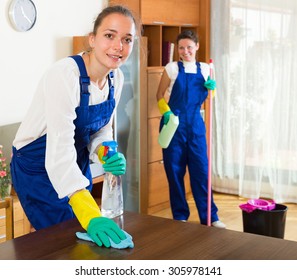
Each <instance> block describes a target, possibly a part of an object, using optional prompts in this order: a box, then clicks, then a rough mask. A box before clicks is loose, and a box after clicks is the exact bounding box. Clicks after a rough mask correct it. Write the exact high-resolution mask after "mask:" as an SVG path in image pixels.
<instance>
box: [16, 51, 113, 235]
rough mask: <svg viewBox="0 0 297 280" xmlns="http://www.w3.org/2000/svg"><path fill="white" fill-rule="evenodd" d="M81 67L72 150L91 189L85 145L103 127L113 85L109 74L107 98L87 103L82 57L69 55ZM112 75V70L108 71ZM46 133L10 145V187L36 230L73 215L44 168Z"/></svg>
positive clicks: (87, 78) (107, 119) (109, 115)
mask: <svg viewBox="0 0 297 280" xmlns="http://www.w3.org/2000/svg"><path fill="white" fill-rule="evenodd" d="M72 58H73V59H74V60H75V61H76V63H77V65H78V67H79V70H80V91H81V93H80V94H81V99H80V106H78V107H77V108H76V109H75V112H76V115H77V118H76V119H75V120H74V125H75V135H74V139H75V149H76V152H77V164H78V165H79V167H80V169H81V171H82V173H83V174H84V176H86V177H87V178H88V179H89V181H90V185H89V186H88V189H89V190H91V189H92V175H91V171H90V165H89V151H88V149H87V145H88V144H89V143H90V136H91V135H92V134H94V133H95V132H97V131H98V130H100V129H101V128H102V127H103V126H105V125H106V124H107V123H108V122H109V120H110V117H111V115H112V112H113V110H114V108H115V99H114V88H113V84H112V82H111V79H110V77H108V83H109V88H110V90H109V97H108V100H106V101H105V102H103V103H100V104H97V105H90V106H89V96H90V93H89V91H88V86H89V84H90V78H89V77H88V75H87V71H86V68H85V64H84V61H83V59H82V57H81V56H79V55H77V56H72ZM110 76H111V78H113V73H112V72H111V73H110ZM45 151H46V135H44V136H42V137H40V138H38V139H36V140H35V141H33V142H32V143H30V144H28V145H26V146H25V147H23V148H21V149H19V150H17V149H16V148H15V147H13V157H12V161H11V173H12V181H13V186H14V188H15V190H16V192H17V194H18V197H19V199H20V202H21V204H22V206H23V209H24V211H25V213H26V215H27V217H28V219H29V221H30V223H31V224H32V225H33V227H34V228H35V229H36V230H38V229H42V228H45V227H48V226H51V225H54V224H57V223H60V222H62V221H65V220H68V219H71V218H73V217H74V214H73V211H72V208H71V206H70V205H69V204H68V201H69V199H68V197H65V198H62V199H59V198H58V194H57V193H56V191H55V189H54V188H53V185H52V184H51V182H50V180H49V177H48V175H47V172H46V169H45Z"/></svg>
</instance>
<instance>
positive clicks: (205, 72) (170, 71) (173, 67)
mask: <svg viewBox="0 0 297 280" xmlns="http://www.w3.org/2000/svg"><path fill="white" fill-rule="evenodd" d="M183 65H184V68H185V73H193V74H195V73H197V65H196V61H193V62H187V61H184V62H183ZM200 69H201V74H202V76H203V77H204V80H207V78H208V76H209V73H210V69H209V65H208V64H207V63H204V62H200ZM165 70H166V72H167V75H168V77H169V78H170V80H171V81H170V85H169V87H168V89H167V90H168V94H169V95H170V94H171V91H172V87H173V85H174V83H175V80H176V78H177V75H178V64H177V61H173V62H170V63H168V64H167V65H166V66H165Z"/></svg>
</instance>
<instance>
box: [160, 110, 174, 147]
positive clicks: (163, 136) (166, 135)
mask: <svg viewBox="0 0 297 280" xmlns="http://www.w3.org/2000/svg"><path fill="white" fill-rule="evenodd" d="M178 125H179V118H178V114H177V115H174V114H171V115H170V117H169V121H168V123H167V124H164V125H163V127H162V129H161V132H160V134H159V137H158V142H159V144H160V146H161V147H162V148H163V149H166V148H167V147H168V146H169V144H170V142H171V139H172V137H173V135H174V133H175V131H176V129H177V127H178Z"/></svg>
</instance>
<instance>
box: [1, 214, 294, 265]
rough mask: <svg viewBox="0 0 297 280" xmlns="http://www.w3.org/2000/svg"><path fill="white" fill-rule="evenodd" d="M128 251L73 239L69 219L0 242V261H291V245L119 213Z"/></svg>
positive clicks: (73, 227)
mask: <svg viewBox="0 0 297 280" xmlns="http://www.w3.org/2000/svg"><path fill="white" fill-rule="evenodd" d="M124 229H125V230H126V231H127V232H128V233H130V234H131V235H132V237H133V241H134V244H135V247H134V248H133V249H122V250H118V249H113V248H102V247H98V246H97V245H95V244H94V243H92V242H87V241H82V240H79V239H77V238H76V236H75V232H77V231H83V230H82V228H81V227H80V225H79V223H78V222H77V220H76V219H73V220H69V221H67V222H64V223H61V224H59V225H55V226H52V227H49V228H47V229H43V230H39V231H37V232H33V233H30V234H27V235H24V236H21V237H18V238H15V239H13V240H10V241H7V242H4V243H2V244H0V259H6V260H11V259H21V260H38V259H46V260H50V259H55V260H78V259H80V260H94V259H104V260H111V259H118V260H122V259H132V260H170V259H173V260H195V259H198V260H260V259H261V260H271V259H275V260H289V259H294V260H297V242H294V241H288V240H283V239H278V238H273V237H266V236H261V235H256V234H250V233H243V232H237V231H231V230H227V229H217V228H214V227H207V226H203V225H200V224H194V223H183V222H178V221H174V220H171V219H164V218H159V217H153V216H149V215H142V214H138V213H132V212H125V214H124Z"/></svg>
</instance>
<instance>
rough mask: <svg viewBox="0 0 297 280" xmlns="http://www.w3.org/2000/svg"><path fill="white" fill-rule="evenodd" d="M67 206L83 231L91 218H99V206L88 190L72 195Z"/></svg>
mask: <svg viewBox="0 0 297 280" xmlns="http://www.w3.org/2000/svg"><path fill="white" fill-rule="evenodd" d="M69 204H70V206H71V207H72V210H73V212H74V214H75V216H76V217H77V219H78V221H79V222H80V224H81V226H82V227H83V228H84V229H85V230H87V228H88V226H89V223H90V221H91V220H92V219H93V218H97V217H101V212H100V209H99V206H98V204H97V203H96V201H95V200H94V198H93V197H92V195H91V194H90V192H89V191H88V190H85V189H84V190H81V191H78V192H76V193H75V194H73V195H72V196H71V197H70V200H69Z"/></svg>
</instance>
